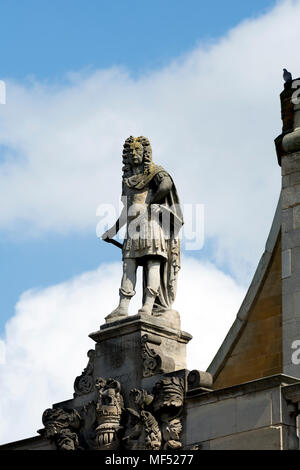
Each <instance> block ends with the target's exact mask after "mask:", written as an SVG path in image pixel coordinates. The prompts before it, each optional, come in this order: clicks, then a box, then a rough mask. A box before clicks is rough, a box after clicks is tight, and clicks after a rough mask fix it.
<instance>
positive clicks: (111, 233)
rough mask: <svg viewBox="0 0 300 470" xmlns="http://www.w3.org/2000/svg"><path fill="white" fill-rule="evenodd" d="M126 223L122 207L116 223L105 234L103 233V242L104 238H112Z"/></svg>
mask: <svg viewBox="0 0 300 470" xmlns="http://www.w3.org/2000/svg"><path fill="white" fill-rule="evenodd" d="M126 221H127V211H126V207H123V209H122V212H121V214H120V217H119V218H118V220H117V221H116V223H115V224H114V225H113V226H112V227H111V228H110V229H108V230H106V232H104V234H103V235H102V237H101V238H102V239H103V240H105V239H106V238H113V237H114V236H115V235H116V234H117V233H118V231H119V230H120V228H122V227H123V225H125V224H126Z"/></svg>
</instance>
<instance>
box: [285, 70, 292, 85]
mask: <svg viewBox="0 0 300 470" xmlns="http://www.w3.org/2000/svg"><path fill="white" fill-rule="evenodd" d="M292 79H293V78H292V74H291V72H288V70H287V69H283V80H284V81H285V82H291V81H292Z"/></svg>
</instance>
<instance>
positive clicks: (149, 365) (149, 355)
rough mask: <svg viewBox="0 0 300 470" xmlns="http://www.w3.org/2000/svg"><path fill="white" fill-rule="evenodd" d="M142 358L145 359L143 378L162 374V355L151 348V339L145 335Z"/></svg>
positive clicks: (143, 337)
mask: <svg viewBox="0 0 300 470" xmlns="http://www.w3.org/2000/svg"><path fill="white" fill-rule="evenodd" d="M141 341H142V358H143V377H151V376H152V375H155V374H157V373H159V372H160V368H161V363H162V359H161V357H160V355H159V354H158V353H157V352H156V351H155V350H154V349H153V348H151V347H150V346H149V344H148V343H151V338H150V337H149V335H147V334H145V335H143V336H142V340H141ZM156 344H160V342H158V343H156Z"/></svg>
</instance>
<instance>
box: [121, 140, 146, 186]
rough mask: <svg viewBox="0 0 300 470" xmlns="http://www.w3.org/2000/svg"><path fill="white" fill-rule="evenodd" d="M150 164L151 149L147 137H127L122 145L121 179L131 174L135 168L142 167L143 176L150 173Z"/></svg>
mask: <svg viewBox="0 0 300 470" xmlns="http://www.w3.org/2000/svg"><path fill="white" fill-rule="evenodd" d="M151 164H152V149H151V144H150V142H149V140H148V139H147V137H143V136H140V137H133V136H132V135H131V136H130V137H128V138H127V139H126V140H125V142H124V145H123V165H124V166H123V177H128V176H130V175H131V174H132V169H133V168H134V167H135V166H141V165H143V172H144V173H145V174H147V173H149V172H150V166H151Z"/></svg>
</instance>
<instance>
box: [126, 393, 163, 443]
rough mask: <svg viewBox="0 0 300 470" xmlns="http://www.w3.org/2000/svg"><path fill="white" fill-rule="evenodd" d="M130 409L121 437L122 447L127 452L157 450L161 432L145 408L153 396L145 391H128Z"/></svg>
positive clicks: (128, 409)
mask: <svg viewBox="0 0 300 470" xmlns="http://www.w3.org/2000/svg"><path fill="white" fill-rule="evenodd" d="M129 399H130V403H131V408H127V410H126V411H127V416H128V418H127V426H126V432H125V436H124V437H123V444H124V447H125V448H126V449H128V450H142V449H144V450H159V449H160V448H161V432H160V429H159V425H158V422H157V420H156V419H155V417H154V416H153V414H152V413H151V412H150V411H146V410H145V407H147V406H149V405H150V404H151V403H152V401H153V395H149V394H148V393H147V392H146V391H145V390H139V389H136V388H134V389H133V390H131V391H130V394H129Z"/></svg>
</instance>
